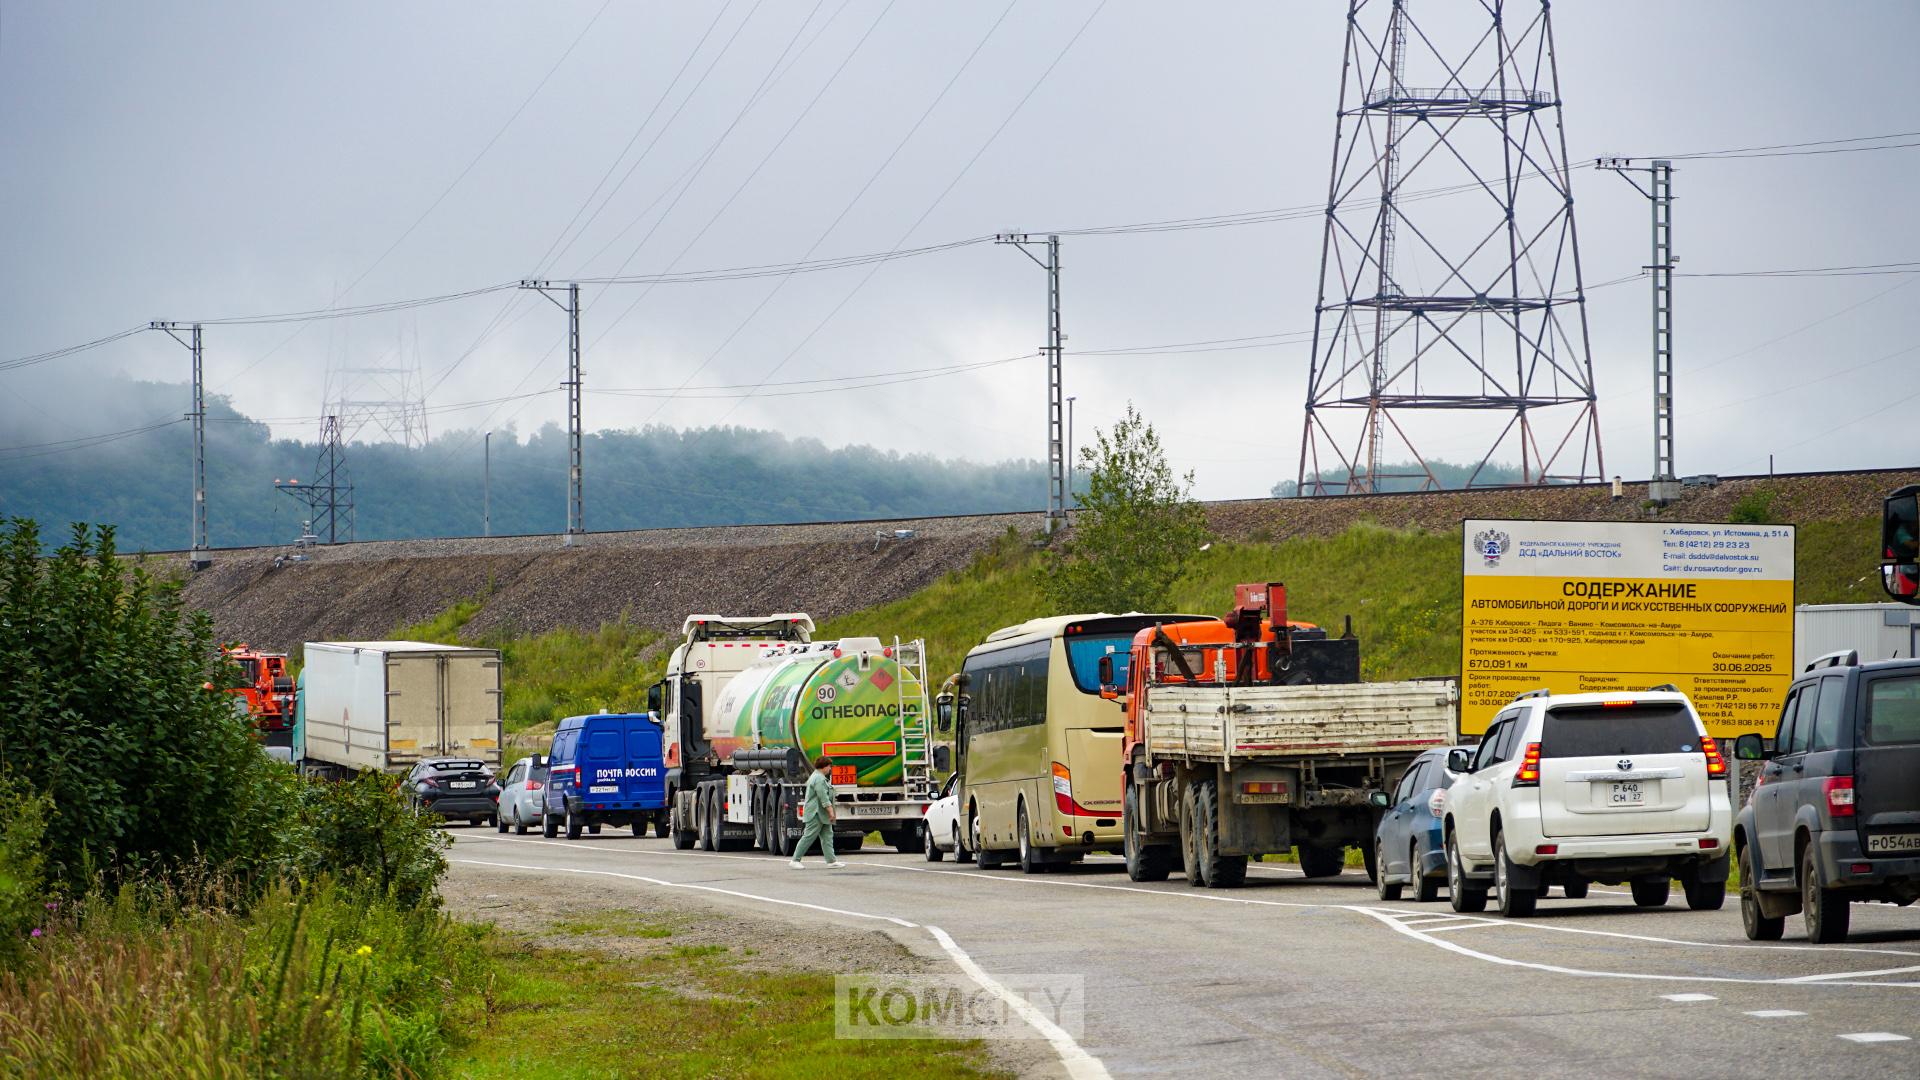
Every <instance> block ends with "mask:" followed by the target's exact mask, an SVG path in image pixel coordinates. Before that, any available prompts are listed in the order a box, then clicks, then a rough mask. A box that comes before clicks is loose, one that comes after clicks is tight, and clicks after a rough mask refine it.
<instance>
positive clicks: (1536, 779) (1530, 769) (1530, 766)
mask: <svg viewBox="0 0 1920 1080" xmlns="http://www.w3.org/2000/svg"><path fill="white" fill-rule="evenodd" d="M1513 786H1514V787H1539V786H1540V744H1539V743H1537V742H1530V743H1528V744H1527V752H1526V753H1525V754H1522V755H1521V756H1520V769H1519V771H1517V772H1515V773H1514V774H1513Z"/></svg>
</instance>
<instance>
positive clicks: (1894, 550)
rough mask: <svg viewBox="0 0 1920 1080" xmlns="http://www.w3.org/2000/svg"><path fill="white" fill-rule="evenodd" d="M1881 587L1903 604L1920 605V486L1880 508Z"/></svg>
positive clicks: (1891, 498) (1892, 497)
mask: <svg viewBox="0 0 1920 1080" xmlns="http://www.w3.org/2000/svg"><path fill="white" fill-rule="evenodd" d="M1880 587H1881V588H1882V589H1884V590H1885V591H1886V594H1887V595H1888V596H1891V597H1893V598H1894V599H1895V600H1898V601H1900V602H1901V603H1903V604H1920V485H1910V486H1908V487H1903V488H1901V489H1900V490H1899V491H1896V492H1894V493H1893V494H1891V495H1889V496H1887V498H1886V500H1885V501H1884V502H1883V503H1882V504H1881V511H1880Z"/></svg>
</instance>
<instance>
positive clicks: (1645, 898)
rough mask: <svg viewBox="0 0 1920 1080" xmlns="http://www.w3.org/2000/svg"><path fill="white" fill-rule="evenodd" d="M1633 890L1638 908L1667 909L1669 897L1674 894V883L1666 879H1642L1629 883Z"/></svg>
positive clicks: (1634, 900) (1634, 901)
mask: <svg viewBox="0 0 1920 1080" xmlns="http://www.w3.org/2000/svg"><path fill="white" fill-rule="evenodd" d="M1627 887H1628V888H1630V889H1632V890H1633V903H1634V905H1635V906H1636V907H1666V906H1667V896H1668V895H1669V894H1670V893H1672V892H1673V882H1672V881H1670V880H1668V879H1667V878H1666V877H1664V876H1662V877H1657V878H1640V879H1638V880H1635V881H1632V882H1630V883H1628V885H1627Z"/></svg>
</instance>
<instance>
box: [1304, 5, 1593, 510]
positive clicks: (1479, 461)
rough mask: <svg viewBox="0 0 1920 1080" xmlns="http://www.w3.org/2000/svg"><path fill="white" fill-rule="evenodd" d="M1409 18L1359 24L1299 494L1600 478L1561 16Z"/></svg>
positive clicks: (1364, 13) (1496, 9)
mask: <svg viewBox="0 0 1920 1080" xmlns="http://www.w3.org/2000/svg"><path fill="white" fill-rule="evenodd" d="M1410 7H1411V5H1410V4H1409V3H1408V0H1351V3H1350V5H1349V8H1348V12H1347V42H1346V52H1345V59H1344V63H1343V67H1342V75H1341V88H1340V106H1339V114H1338V115H1339V118H1338V123H1337V126H1336V129H1335V135H1334V144H1333V168H1332V172H1331V179H1330V181H1329V186H1328V196H1327V219H1326V233H1325V237H1324V240H1323V243H1322V248H1321V258H1320V293H1319V301H1318V303H1317V304H1316V306H1315V308H1314V335H1313V358H1312V361H1311V366H1310V368H1309V371H1308V377H1307V409H1306V422H1305V425H1304V427H1303V429H1302V432H1301V439H1300V474H1299V491H1300V493H1301V494H1303V495H1314V494H1339V493H1351V492H1366V491H1381V490H1387V489H1389V488H1406V487H1413V488H1419V489H1429V488H1438V487H1443V486H1446V485H1444V484H1443V483H1442V482H1441V478H1440V477H1439V476H1438V475H1436V474H1435V472H1434V469H1433V467H1432V465H1431V463H1432V462H1434V461H1436V460H1439V459H1441V458H1443V457H1452V458H1454V459H1455V460H1461V461H1464V462H1466V463H1468V464H1469V465H1471V466H1472V469H1471V473H1470V475H1469V476H1468V477H1467V479H1466V484H1467V486H1477V485H1484V484H1488V483H1490V482H1492V481H1491V480H1490V478H1489V467H1490V466H1496V465H1498V466H1503V467H1513V468H1517V470H1518V472H1519V476H1520V480H1521V482H1523V483H1528V484H1540V483H1548V482H1560V481H1580V480H1598V479H1601V478H1602V477H1603V476H1604V474H1605V467H1604V464H1603V462H1602V459H1601V452H1600V425H1599V415H1598V413H1597V411H1596V408H1595V400H1596V395H1595V393H1594V382H1593V365H1592V361H1591V359H1590V357H1589V351H1588V342H1587V313H1586V296H1585V293H1584V290H1583V286H1582V282H1581V276H1580V253H1579V244H1578V238H1577V234H1576V232H1575V230H1574V219H1573V187H1572V177H1571V174H1570V172H1569V169H1568V165H1567V151H1566V136H1565V131H1564V129H1563V127H1562V122H1561V101H1560V79H1559V71H1558V69H1557V67H1556V66H1555V61H1554V54H1553V27H1552V23H1551V20H1550V18H1549V16H1548V4H1547V3H1545V2H1533V3H1506V2H1504V0H1482V2H1480V3H1459V2H1454V3H1441V2H1438V0H1435V2H1433V3H1429V4H1424V5H1421V10H1422V11H1423V12H1425V13H1427V14H1428V21H1427V22H1426V23H1421V22H1417V21H1416V20H1415V19H1414V17H1413V15H1412V13H1411V11H1410V10H1409V9H1410ZM1408 461H1410V462H1411V463H1412V467H1411V468H1406V469H1401V470H1398V471H1395V470H1394V469H1393V468H1392V466H1393V465H1394V464H1396V463H1398V462H1408ZM1509 482H1510V481H1509Z"/></svg>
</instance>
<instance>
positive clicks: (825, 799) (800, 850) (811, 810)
mask: <svg viewBox="0 0 1920 1080" xmlns="http://www.w3.org/2000/svg"><path fill="white" fill-rule="evenodd" d="M832 776H833V759H832V758H829V757H827V755H825V754H821V755H820V756H819V757H817V758H814V759H813V775H812V776H809V777H807V794H806V798H805V799H804V800H803V801H802V802H801V803H800V821H801V829H800V842H799V843H797V844H795V845H794V846H793V861H792V862H790V863H788V864H787V865H788V866H791V867H793V868H794V869H795V870H798V869H800V867H801V863H800V856H802V855H805V854H806V853H807V845H809V844H811V843H813V842H814V840H815V839H818V840H819V841H820V854H822V855H825V856H826V857H827V869H829V870H838V869H840V868H841V867H843V866H845V865H847V864H846V863H843V862H841V861H840V859H839V858H838V857H837V856H835V855H834V853H833V819H834V817H835V816H836V815H837V814H838V813H839V811H837V810H835V809H834V806H833V780H832V779H831V777H832Z"/></svg>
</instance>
